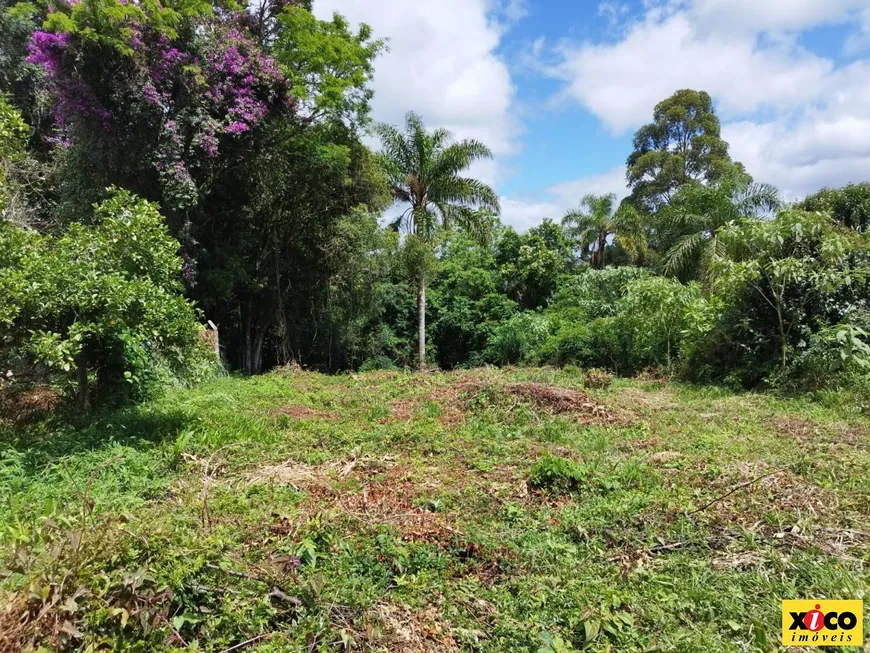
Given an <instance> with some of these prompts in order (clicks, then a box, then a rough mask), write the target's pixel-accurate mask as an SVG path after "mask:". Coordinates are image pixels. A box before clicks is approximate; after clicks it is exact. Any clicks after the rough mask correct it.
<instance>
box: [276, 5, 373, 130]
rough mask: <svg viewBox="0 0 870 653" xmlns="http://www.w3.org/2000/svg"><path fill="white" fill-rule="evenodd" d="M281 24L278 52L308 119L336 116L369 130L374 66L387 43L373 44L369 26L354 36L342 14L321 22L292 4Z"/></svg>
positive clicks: (280, 17)
mask: <svg viewBox="0 0 870 653" xmlns="http://www.w3.org/2000/svg"><path fill="white" fill-rule="evenodd" d="M279 20H280V25H281V29H280V31H279V36H278V41H277V43H276V45H275V47H274V51H275V53H276V57H277V59H278V61H279V62H280V63H281V64H283V66H284V71H285V72H286V74H287V77H288V80H289V83H290V85H291V90H292V93H293V95H294V96H295V97H296V98H297V99H298V100H299V102H300V105H301V107H300V109H301V111H303V112H304V114H305V115H306V116H307V117H308V118H307V119H308V120H317V119H319V118H321V117H323V116H325V115H331V116H334V117H339V118H341V119H344V120H348V121H352V122H355V123H357V124H358V125H359V126H364V125H365V123H366V121H367V118H368V114H369V102H370V101H371V98H372V95H373V93H372V90H371V88H369V82H370V81H371V78H372V74H373V71H374V66H373V62H374V60H375V59H376V58H377V56H378V55H379V54H380V53H381V52H382V51H383V49H384V42H383V41H380V40H373V39H372V31H371V28H370V27H369V26H368V25H361V26H360V28H359V30H358V31H357V32H356V33H353V32H352V31H351V29H350V27H349V25H348V22H347V20H346V19H345V18H344V17H342V16H341V15H339V14H334V15H333V17H332V20H331V21H322V20H317V19H316V18H315V17H314V15H313V14H312V13H311V12H310V11H309V10H307V9H306V8H304V7H294V6H292V5H290V6H286V8H284V10H283V11H282V12H281V13H280V14H279Z"/></svg>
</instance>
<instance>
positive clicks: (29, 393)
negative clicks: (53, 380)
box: [0, 385, 62, 424]
mask: <svg viewBox="0 0 870 653" xmlns="http://www.w3.org/2000/svg"><path fill="white" fill-rule="evenodd" d="M61 403H62V397H61V395H60V394H58V392H57V391H56V390H55V389H54V388H52V387H51V386H47V385H38V386H35V387H33V388H27V389H24V390H5V391H3V392H2V393H0V414H2V416H3V417H5V418H6V419H9V420H10V421H12V422H14V423H16V424H23V423H25V422H29V421H32V420H34V419H38V418H40V417H44V416H45V415H48V414H49V413H50V412H51V411H53V410H54V409H55V408H57V407H58V406H59V405H60V404H61Z"/></svg>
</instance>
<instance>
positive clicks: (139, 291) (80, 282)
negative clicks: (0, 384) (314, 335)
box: [0, 190, 200, 406]
mask: <svg viewBox="0 0 870 653" xmlns="http://www.w3.org/2000/svg"><path fill="white" fill-rule="evenodd" d="M94 222H95V224H94V226H91V227H87V226H84V225H73V226H72V227H71V228H70V229H69V231H68V232H67V233H65V234H62V235H60V236H56V237H55V236H50V235H44V236H43V235H38V234H35V233H32V232H26V231H24V230H22V229H20V228H19V227H15V226H13V225H10V224H3V225H0V226H2V232H0V238H2V246H0V251H2V255H0V256H2V259H0V287H2V289H3V292H2V293H0V297H2V299H0V323H2V342H3V345H4V347H10V348H13V349H20V350H21V351H22V352H24V353H25V354H26V355H27V357H28V358H29V359H30V360H32V361H34V362H36V363H41V364H44V365H47V366H48V367H49V368H51V369H53V370H56V371H57V372H59V373H60V374H61V375H63V376H64V377H65V378H66V379H67V380H68V382H70V383H72V382H73V380H74V379H75V382H76V383H77V384H78V399H79V402H80V403H81V404H82V405H83V406H84V405H87V404H88V403H89V400H90V396H89V386H90V384H91V381H90V378H89V377H90V375H92V374H93V375H94V376H95V377H96V387H97V390H98V395H97V398H98V399H99V400H103V401H105V400H108V399H117V398H118V397H117V396H113V395H118V394H119V393H120V394H121V395H122V397H123V396H133V397H136V396H141V394H142V393H143V392H145V391H147V390H148V389H149V386H150V385H151V384H153V382H154V381H155V380H156V377H157V375H158V373H159V366H160V365H167V366H168V367H169V368H170V369H171V370H172V371H173V372H175V373H176V374H182V373H184V371H185V370H190V369H191V367H192V365H193V364H195V363H197V362H199V360H198V359H199V354H198V350H199V348H200V347H199V340H198V337H197V336H198V332H199V330H200V327H199V325H198V323H197V319H196V313H195V311H194V309H193V307H192V306H191V305H190V303H189V302H187V301H186V300H185V299H183V298H182V297H181V296H180V294H179V293H180V290H181V272H182V261H181V259H180V258H179V257H178V256H177V254H176V252H177V249H178V243H177V242H175V241H174V240H173V239H172V238H170V236H169V235H168V234H167V231H166V227H165V225H164V222H163V218H162V216H161V215H160V214H159V213H158V211H157V208H156V206H154V205H153V204H150V203H148V202H145V201H142V200H139V199H137V198H135V197H134V196H132V195H131V194H130V193H128V192H126V191H119V190H116V191H112V194H111V196H110V197H109V199H107V200H106V201H104V202H102V203H101V204H100V205H98V206H96V207H95V211H94ZM125 388H127V389H126V390H125Z"/></svg>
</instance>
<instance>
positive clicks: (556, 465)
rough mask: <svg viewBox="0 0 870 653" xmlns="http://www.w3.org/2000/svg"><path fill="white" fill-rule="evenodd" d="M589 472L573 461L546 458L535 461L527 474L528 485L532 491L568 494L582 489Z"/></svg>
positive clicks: (560, 458)
mask: <svg viewBox="0 0 870 653" xmlns="http://www.w3.org/2000/svg"><path fill="white" fill-rule="evenodd" d="M588 479H589V470H588V469H586V467H584V466H583V465H582V464H580V463H578V462H577V461H575V460H570V459H568V458H562V457H560V456H547V457H545V458H542V459H541V460H539V461H537V462H536V463H535V464H534V466H533V467H532V470H531V471H530V472H529V480H528V485H529V487H530V488H532V489H534V490H546V491H548V492H552V493H555V494H569V493H572V492H579V491H580V490H582V489H583V487H584V486H585V485H586V483H587V482H588Z"/></svg>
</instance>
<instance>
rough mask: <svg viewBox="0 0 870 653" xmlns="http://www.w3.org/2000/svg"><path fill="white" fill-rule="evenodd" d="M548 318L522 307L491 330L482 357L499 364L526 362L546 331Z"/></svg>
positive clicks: (548, 333)
mask: <svg viewBox="0 0 870 653" xmlns="http://www.w3.org/2000/svg"><path fill="white" fill-rule="evenodd" d="M550 329H551V326H550V320H549V319H548V318H547V317H546V316H544V315H541V314H539V313H534V312H532V311H524V312H522V313H517V314H516V315H514V316H513V317H511V318H510V319H508V320H506V321H505V322H502V323H501V324H499V325H498V326H496V327H495V329H494V330H493V333H492V336H491V337H490V339H489V343H488V345H487V348H486V351H485V353H484V356H485V358H486V359H487V360H488V361H490V362H493V363H496V364H499V365H507V364H512V363H522V362H530V361H533V360H534V357H535V354H537V353H538V351H539V350H540V348H541V347H542V346H543V345H544V343H545V342H546V341H547V337H548V336H549V335H550Z"/></svg>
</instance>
